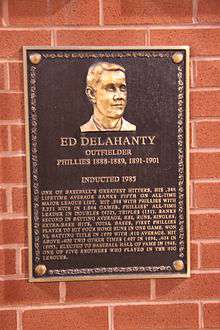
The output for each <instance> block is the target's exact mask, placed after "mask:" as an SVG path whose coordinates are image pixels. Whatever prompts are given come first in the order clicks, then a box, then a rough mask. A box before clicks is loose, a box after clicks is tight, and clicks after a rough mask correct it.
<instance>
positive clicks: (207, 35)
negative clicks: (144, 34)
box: [150, 28, 220, 56]
mask: <svg viewBox="0 0 220 330" xmlns="http://www.w3.org/2000/svg"><path fill="white" fill-rule="evenodd" d="M150 35H151V37H150V41H151V45H161V46H166V45H170V46H175V45H177V46H179V45H188V46H191V48H190V53H191V55H192V56H195V55H219V54H220V43H219V42H218V40H219V39H220V29H217V28H216V29H169V30H165V29H164V30H152V31H151V33H150Z"/></svg>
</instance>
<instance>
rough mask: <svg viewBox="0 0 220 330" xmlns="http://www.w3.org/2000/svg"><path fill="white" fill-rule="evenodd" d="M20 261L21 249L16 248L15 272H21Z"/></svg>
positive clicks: (18, 273)
mask: <svg viewBox="0 0 220 330" xmlns="http://www.w3.org/2000/svg"><path fill="white" fill-rule="evenodd" d="M21 265H22V262H21V249H19V248H17V249H16V274H17V275H20V274H21V273H22V267H21Z"/></svg>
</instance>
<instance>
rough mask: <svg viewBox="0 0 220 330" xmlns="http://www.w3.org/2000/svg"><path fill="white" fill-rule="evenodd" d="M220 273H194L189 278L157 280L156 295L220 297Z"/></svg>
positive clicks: (169, 297) (170, 296)
mask: <svg viewBox="0 0 220 330" xmlns="http://www.w3.org/2000/svg"><path fill="white" fill-rule="evenodd" d="M219 281H220V273H219V274H200V275H192V276H191V277H190V278H187V279H160V280H157V281H156V297H157V298H158V299H162V300H168V299H171V300H172V299H177V297H178V299H205V298H209V299H211V298H219V294H220V287H219Z"/></svg>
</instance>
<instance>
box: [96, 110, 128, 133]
mask: <svg viewBox="0 0 220 330" xmlns="http://www.w3.org/2000/svg"><path fill="white" fill-rule="evenodd" d="M93 120H94V122H95V124H96V125H97V126H98V127H100V128H101V129H102V130H108V129H109V130H120V128H121V124H122V118H119V119H118V118H116V119H114V118H106V117H104V116H102V114H100V113H98V114H97V112H95V111H94V115H93Z"/></svg>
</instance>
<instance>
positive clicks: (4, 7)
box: [2, 0, 9, 27]
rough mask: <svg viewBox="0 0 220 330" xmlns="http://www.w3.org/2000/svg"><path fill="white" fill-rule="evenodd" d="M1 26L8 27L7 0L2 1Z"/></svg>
mask: <svg viewBox="0 0 220 330" xmlns="http://www.w3.org/2000/svg"><path fill="white" fill-rule="evenodd" d="M2 25H3V26H5V27H7V26H9V15H8V0H2Z"/></svg>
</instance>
